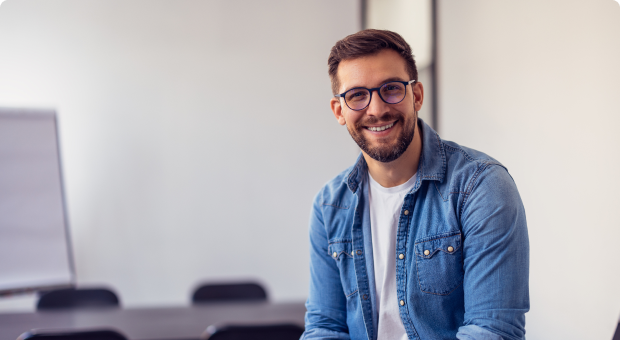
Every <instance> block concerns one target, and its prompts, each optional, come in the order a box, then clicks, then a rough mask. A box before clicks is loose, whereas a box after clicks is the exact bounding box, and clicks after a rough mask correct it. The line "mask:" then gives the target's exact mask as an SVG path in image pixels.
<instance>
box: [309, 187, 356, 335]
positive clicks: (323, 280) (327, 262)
mask: <svg viewBox="0 0 620 340" xmlns="http://www.w3.org/2000/svg"><path fill="white" fill-rule="evenodd" d="M327 246H328V239H327V232H326V230H325V225H324V223H323V218H322V213H321V203H320V196H319V195H317V197H316V198H315V200H314V204H313V207H312V214H311V216H310V290H309V295H308V300H307V301H306V309H307V311H306V317H305V322H306V331H305V332H304V334H303V335H302V337H301V339H302V340H306V339H308V340H309V339H343V340H345V339H346V340H348V339H350V337H349V334H348V327H347V309H346V308H347V307H346V306H347V302H346V297H345V294H344V291H343V289H342V284H341V281H340V272H339V270H338V267H337V266H336V261H334V260H333V259H332V258H331V257H330V256H329V255H328V252H327Z"/></svg>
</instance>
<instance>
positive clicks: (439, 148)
mask: <svg viewBox="0 0 620 340" xmlns="http://www.w3.org/2000/svg"><path fill="white" fill-rule="evenodd" d="M418 126H419V127H420V131H421V133H422V154H421V155H420V162H419V165H418V171H417V175H418V178H419V179H420V180H434V181H439V182H443V179H444V176H445V173H446V153H445V150H444V148H443V143H442V142H441V138H439V135H438V134H437V132H435V130H433V129H432V128H431V127H430V126H428V125H427V124H426V123H425V122H424V121H423V120H422V119H418ZM367 171H368V165H367V164H366V160H365V159H364V155H363V154H362V153H361V152H360V155H359V156H358V157H357V161H356V162H355V165H354V166H353V168H352V169H351V170H350V171H349V173H348V174H347V176H345V178H344V181H345V183H346V184H347V187H348V188H349V190H351V192H353V193H355V192H356V191H357V189H358V188H359V185H360V183H362V181H363V179H364V176H365V175H366V172H367Z"/></svg>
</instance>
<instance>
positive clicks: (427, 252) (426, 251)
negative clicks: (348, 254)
mask: <svg viewBox="0 0 620 340" xmlns="http://www.w3.org/2000/svg"><path fill="white" fill-rule="evenodd" d="M430 253H431V252H430V251H428V250H425V251H424V255H426V256H428V254H430ZM334 254H336V253H334ZM334 257H336V255H334Z"/></svg>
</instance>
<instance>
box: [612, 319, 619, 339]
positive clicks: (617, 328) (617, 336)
mask: <svg viewBox="0 0 620 340" xmlns="http://www.w3.org/2000/svg"><path fill="white" fill-rule="evenodd" d="M612 340H620V321H618V326H616V333H615V334H614V338H613V339H612Z"/></svg>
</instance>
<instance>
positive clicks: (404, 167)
mask: <svg viewBox="0 0 620 340" xmlns="http://www.w3.org/2000/svg"><path fill="white" fill-rule="evenodd" d="M362 153H363V154H364V159H365V160H366V163H367V164H368V171H369V172H370V175H371V176H372V178H373V179H374V180H375V181H377V182H378V183H379V184H381V186H383V187H384V188H391V187H395V186H397V185H401V184H403V183H405V182H407V181H408V180H409V179H410V178H411V177H413V175H415V173H416V171H418V164H419V162H420V154H421V153H422V138H421V137H420V129H419V125H418V123H417V122H416V126H415V134H414V136H413V140H412V141H411V144H409V147H408V148H407V150H406V151H405V152H404V153H403V154H402V155H401V156H400V157H398V158H397V159H395V160H393V161H391V162H389V163H383V162H379V161H376V160H374V159H372V158H371V157H370V156H368V155H367V154H366V153H365V152H363V151H362Z"/></svg>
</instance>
